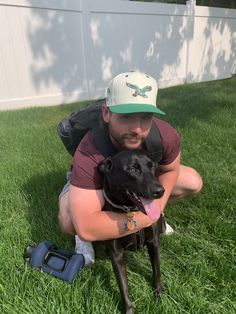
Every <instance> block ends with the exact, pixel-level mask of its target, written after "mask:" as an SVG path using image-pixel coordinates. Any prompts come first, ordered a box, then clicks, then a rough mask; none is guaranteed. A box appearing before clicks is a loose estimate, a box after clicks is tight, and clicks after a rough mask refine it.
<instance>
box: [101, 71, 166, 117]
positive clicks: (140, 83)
mask: <svg viewBox="0 0 236 314" xmlns="http://www.w3.org/2000/svg"><path fill="white" fill-rule="evenodd" d="M157 92H158V86H157V82H156V80H155V79H154V78H153V77H151V76H150V75H147V74H145V73H142V72H136V71H133V72H126V73H121V74H118V75H117V76H116V77H115V78H113V79H112V80H111V81H110V83H109V85H108V88H107V97H106V101H107V106H108V107H109V109H110V111H111V112H113V113H118V114H122V113H123V114H125V113H126V114H127V113H138V112H151V113H155V114H162V115H164V114H165V113H164V112H163V111H162V110H160V109H159V108H157V106H156V98H157Z"/></svg>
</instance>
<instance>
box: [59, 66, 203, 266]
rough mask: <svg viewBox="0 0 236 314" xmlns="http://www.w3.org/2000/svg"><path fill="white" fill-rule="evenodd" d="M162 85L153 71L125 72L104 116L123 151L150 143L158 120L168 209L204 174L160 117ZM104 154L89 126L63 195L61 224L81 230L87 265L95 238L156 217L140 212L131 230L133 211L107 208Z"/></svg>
mask: <svg viewBox="0 0 236 314" xmlns="http://www.w3.org/2000/svg"><path fill="white" fill-rule="evenodd" d="M157 91H158V87H157V82H156V81H155V79H153V78H152V77H151V76H149V75H146V74H144V73H140V72H128V73H121V74H119V75H117V76H116V77H115V78H114V79H113V80H112V81H111V82H110V84H109V86H108V89H107V98H106V103H104V105H103V108H102V118H103V121H104V123H105V124H107V126H108V132H109V137H110V140H111V143H112V145H113V146H114V149H116V151H117V152H118V151H120V150H123V149H141V148H142V149H145V139H146V138H147V136H148V134H149V132H150V128H151V126H152V123H155V124H156V125H157V127H158V129H159V132H160V137H161V144H162V151H163V156H162V160H161V161H160V170H161V173H160V176H159V180H160V182H161V183H162V185H163V186H164V188H165V193H164V195H163V196H162V197H161V198H160V199H157V200H155V203H156V208H158V210H159V212H163V211H164V208H165V206H166V204H167V202H168V201H169V200H175V199H181V198H183V197H186V196H189V195H193V194H196V193H197V192H199V191H200V190H201V188H202V179H201V177H200V175H199V174H198V173H197V172H196V171H195V170H194V169H192V168H190V167H186V166H183V165H181V164H180V138H179V135H178V134H177V132H176V131H175V129H173V128H172V127H171V126H170V125H169V124H168V123H166V122H164V121H162V120H160V119H157V118H156V117H155V116H156V115H158V114H164V113H163V112H162V111H161V110H160V109H159V108H157V107H156V97H157ZM103 159H104V156H102V155H101V153H100V152H99V151H98V149H97V148H96V143H95V141H94V139H93V136H92V133H91V132H88V133H87V134H86V135H85V137H84V138H83V139H82V141H81V142H80V144H79V146H78V148H77V150H76V153H75V155H74V160H73V168H72V174H71V176H70V178H69V182H68V183H67V184H66V186H65V187H64V189H63V191H62V193H61V195H60V202H59V208H60V209H59V222H60V225H61V227H62V229H63V230H64V231H65V232H67V233H68V234H72V235H74V234H75V235H76V237H75V239H76V252H77V253H81V254H83V255H84V257H85V264H87V265H88V264H90V263H91V262H94V252H93V248H92V245H91V241H99V240H107V239H112V238H113V239H114V238H119V237H122V236H125V235H128V234H130V233H134V232H137V231H138V230H140V229H142V228H145V227H148V226H150V225H151V224H153V223H155V221H153V220H151V219H150V218H149V217H148V216H146V215H144V214H143V213H141V212H138V213H136V215H135V224H136V226H137V227H136V228H135V229H134V230H128V231H127V228H125V226H126V223H127V214H125V213H114V212H109V211H102V208H103V206H104V197H103V192H102V188H103V186H102V178H101V176H100V174H99V173H98V171H97V165H98V163H99V162H100V161H101V160H103ZM158 218H159V216H158V215H157V218H156V219H158ZM168 227H169V229H170V231H172V230H171V227H170V226H168Z"/></svg>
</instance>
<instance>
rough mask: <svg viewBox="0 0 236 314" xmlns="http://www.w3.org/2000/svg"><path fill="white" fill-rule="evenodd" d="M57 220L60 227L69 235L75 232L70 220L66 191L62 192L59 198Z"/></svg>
mask: <svg viewBox="0 0 236 314" xmlns="http://www.w3.org/2000/svg"><path fill="white" fill-rule="evenodd" d="M58 221H59V225H60V227H61V229H62V230H63V231H64V232H66V233H68V234H71V235H74V234H75V230H74V227H73V224H72V221H71V217H70V213H69V205H68V193H66V194H64V195H63V196H62V197H61V199H60V200H59V212H58Z"/></svg>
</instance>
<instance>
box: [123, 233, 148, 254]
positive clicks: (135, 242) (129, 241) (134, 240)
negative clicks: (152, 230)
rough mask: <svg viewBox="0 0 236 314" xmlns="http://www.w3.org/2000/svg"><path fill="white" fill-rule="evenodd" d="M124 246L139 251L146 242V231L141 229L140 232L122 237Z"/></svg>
mask: <svg viewBox="0 0 236 314" xmlns="http://www.w3.org/2000/svg"><path fill="white" fill-rule="evenodd" d="M120 240H121V241H122V247H123V248H124V249H126V250H129V251H138V250H140V249H141V248H143V247H144V245H145V244H146V239H145V231H144V229H141V230H140V231H138V232H135V233H133V234H130V235H128V236H125V237H122V238H120Z"/></svg>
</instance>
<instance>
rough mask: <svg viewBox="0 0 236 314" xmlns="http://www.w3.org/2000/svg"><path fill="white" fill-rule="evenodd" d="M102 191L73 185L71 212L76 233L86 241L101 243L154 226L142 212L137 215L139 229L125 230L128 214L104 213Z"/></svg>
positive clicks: (70, 201) (70, 194)
mask: <svg viewBox="0 0 236 314" xmlns="http://www.w3.org/2000/svg"><path fill="white" fill-rule="evenodd" d="M103 206H104V198H103V193H102V190H87V189H81V188H78V187H76V186H73V185H71V187H70V191H69V210H70V215H71V220H72V222H73V225H74V228H75V231H76V233H77V234H78V235H79V236H80V238H81V239H82V240H85V241H101V240H109V239H115V238H120V237H122V236H125V235H128V234H131V233H134V232H136V231H138V230H140V229H142V228H145V227H148V226H150V225H151V224H153V221H152V220H150V219H149V218H148V216H147V215H145V214H143V213H142V212H136V213H135V220H136V222H137V227H135V229H134V230H132V231H126V230H125V223H126V222H127V214H120V213H115V212H112V211H102V208H103Z"/></svg>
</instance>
